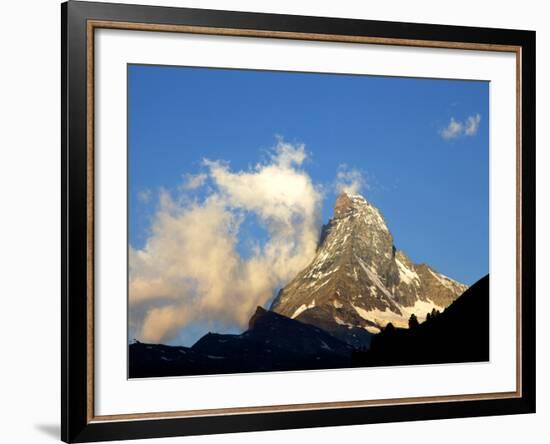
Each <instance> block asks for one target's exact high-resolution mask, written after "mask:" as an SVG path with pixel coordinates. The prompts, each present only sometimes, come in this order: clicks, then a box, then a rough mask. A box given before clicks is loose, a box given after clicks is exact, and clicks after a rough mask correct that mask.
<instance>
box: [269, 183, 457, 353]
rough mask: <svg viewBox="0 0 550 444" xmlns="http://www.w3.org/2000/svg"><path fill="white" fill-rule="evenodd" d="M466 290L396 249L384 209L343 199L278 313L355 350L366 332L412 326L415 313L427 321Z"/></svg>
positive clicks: (275, 307)
mask: <svg viewBox="0 0 550 444" xmlns="http://www.w3.org/2000/svg"><path fill="white" fill-rule="evenodd" d="M466 289H467V286H466V285H463V284H461V283H459V282H457V281H455V280H453V279H451V278H449V277H447V276H444V275H443V274H441V273H438V272H436V271H435V270H434V269H433V268H431V267H429V266H428V265H426V264H413V263H412V261H411V260H410V259H409V258H408V257H407V255H406V254H405V253H404V252H403V251H400V250H397V249H396V248H395V246H394V243H393V237H392V235H391V233H390V231H389V229H388V227H387V225H386V222H385V220H384V218H383V216H382V214H381V213H380V211H379V210H378V209H377V208H375V207H374V206H373V205H371V204H370V203H369V202H367V200H366V199H365V198H364V197H362V196H360V195H348V194H345V193H343V194H341V195H340V196H338V198H337V199H336V204H335V208H334V217H333V218H332V219H331V220H330V221H329V223H328V224H327V225H326V226H325V227H323V232H322V235H321V239H320V244H319V247H318V250H317V253H316V256H315V258H314V259H313V261H312V262H311V264H310V265H309V266H308V267H306V268H305V269H304V270H302V271H301V272H300V273H299V274H298V275H297V276H296V277H295V278H294V279H293V280H292V281H291V282H290V283H289V284H288V285H287V286H286V287H285V288H283V289H282V290H281V291H280V292H279V294H278V296H277V297H276V298H275V300H274V301H273V303H272V305H271V310H272V311H275V312H276V313H280V314H282V315H284V316H287V317H289V318H292V319H296V320H299V321H302V322H305V323H309V324H313V325H316V326H318V327H320V328H322V329H324V330H326V331H328V332H330V333H331V334H333V335H334V336H336V337H338V338H340V339H343V340H345V341H346V342H348V343H350V344H353V345H357V343H363V344H368V342H369V340H368V336H369V335H368V334H367V335H365V333H366V332H367V333H370V334H374V333H379V332H380V331H381V329H382V328H383V327H384V326H386V325H387V324H388V323H389V322H391V323H392V324H393V325H394V326H396V327H402V328H406V327H407V326H408V320H409V318H410V316H411V314H413V313H414V314H415V315H416V316H417V318H418V319H419V321H420V322H422V321H423V320H424V319H425V317H426V314H427V313H429V312H431V311H432V310H433V309H436V310H438V311H442V310H444V309H445V308H446V307H448V306H449V305H450V304H451V303H452V302H453V301H454V300H455V299H457V298H458V297H459V296H460V295H461V294H462V293H463V292H464V291H465V290H466Z"/></svg>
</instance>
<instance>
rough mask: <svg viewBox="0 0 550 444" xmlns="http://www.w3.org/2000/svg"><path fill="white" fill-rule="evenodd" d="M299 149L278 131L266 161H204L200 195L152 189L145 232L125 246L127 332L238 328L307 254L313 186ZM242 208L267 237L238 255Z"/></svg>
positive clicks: (314, 220) (316, 195)
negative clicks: (204, 325) (142, 239)
mask: <svg viewBox="0 0 550 444" xmlns="http://www.w3.org/2000/svg"><path fill="white" fill-rule="evenodd" d="M306 157H307V155H306V152H305V149H304V146H303V145H292V144H288V143H285V142H283V141H282V140H280V141H279V143H278V144H277V145H276V147H275V148H274V151H273V153H272V156H271V157H270V161H269V162H268V163H265V164H258V165H257V166H256V167H254V168H252V169H250V170H246V171H236V172H235V171H232V170H231V169H230V168H229V166H228V164H225V163H222V162H220V161H211V160H205V161H204V165H205V166H206V168H207V170H208V172H207V173H204V178H201V180H200V182H201V184H202V183H204V181H205V180H206V179H210V180H211V181H212V183H213V185H214V189H213V191H212V192H210V193H209V194H208V196H207V197H206V198H205V200H204V201H201V202H199V201H191V200H190V199H180V198H176V197H174V196H173V195H171V194H170V193H168V192H167V191H161V192H160V195H159V207H158V210H157V212H156V215H155V217H154V222H153V226H152V230H151V233H152V234H151V236H150V237H149V238H148V239H147V241H146V244H145V246H144V247H143V248H142V249H134V248H130V255H129V264H130V281H129V285H130V291H129V299H130V328H131V335H132V337H136V338H139V339H141V340H143V341H151V342H165V341H167V340H169V339H170V338H172V337H174V336H175V335H176V334H177V332H178V330H179V329H181V328H182V327H184V326H186V325H187V324H188V323H189V322H193V321H210V320H216V321H218V322H222V323H225V324H226V325H227V326H238V327H240V328H245V327H246V326H247V322H248V320H249V318H250V316H251V314H252V313H253V311H254V310H255V308H256V306H258V305H265V304H266V303H267V301H268V300H269V299H270V298H271V297H272V295H273V292H274V291H275V290H276V289H277V288H279V287H280V286H282V285H284V284H286V283H287V282H288V281H289V280H290V279H292V278H293V277H294V276H295V275H296V274H297V273H298V272H299V271H300V270H301V269H302V268H304V267H305V266H306V265H307V264H308V263H309V262H310V261H311V259H312V258H313V255H314V253H315V249H316V246H317V240H318V235H319V232H318V227H319V221H320V220H319V218H320V203H321V194H320V192H319V191H318V189H317V188H316V187H315V186H314V184H313V183H312V181H311V178H310V177H309V176H308V175H307V174H306V173H305V172H304V171H303V170H301V169H300V165H301V164H302V163H303V162H304V160H305V159H306ZM194 177H196V176H194ZM246 214H253V215H255V216H256V218H257V220H258V221H259V222H260V223H261V224H262V225H263V226H264V227H265V228H266V230H267V232H268V238H267V240H266V241H265V243H264V244H263V245H261V246H260V245H259V244H258V245H257V246H256V248H255V249H254V250H253V252H252V254H251V255H250V257H246V258H243V257H241V256H240V255H239V252H238V250H237V245H238V242H239V229H240V226H241V224H242V222H243V219H244V217H245V215H246Z"/></svg>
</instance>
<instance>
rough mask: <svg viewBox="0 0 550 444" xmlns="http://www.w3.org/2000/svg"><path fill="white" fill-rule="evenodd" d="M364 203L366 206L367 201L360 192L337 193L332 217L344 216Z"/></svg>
mask: <svg viewBox="0 0 550 444" xmlns="http://www.w3.org/2000/svg"><path fill="white" fill-rule="evenodd" d="M364 205H367V206H368V205H369V203H368V202H367V199H365V198H364V197H363V196H361V195H360V194H351V193H346V192H342V193H340V194H339V195H338V197H337V198H336V202H335V204H334V217H337V218H338V217H345V216H347V215H349V214H350V213H351V212H352V211H353V210H355V209H357V208H360V207H362V206H364Z"/></svg>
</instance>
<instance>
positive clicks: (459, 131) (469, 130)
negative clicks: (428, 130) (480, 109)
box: [439, 113, 481, 140]
mask: <svg viewBox="0 0 550 444" xmlns="http://www.w3.org/2000/svg"><path fill="white" fill-rule="evenodd" d="M480 121H481V115H480V114H479V113H477V114H475V115H472V116H468V117H467V118H466V120H465V121H464V122H461V121H459V120H456V119H455V118H454V117H451V120H450V121H449V124H448V125H447V126H446V127H445V128H442V129H441V130H440V131H439V134H440V135H441V137H442V138H443V139H445V140H451V139H456V138H457V137H460V136H475V135H476V134H477V130H478V128H479V123H480Z"/></svg>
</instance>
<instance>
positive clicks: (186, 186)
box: [181, 173, 208, 190]
mask: <svg viewBox="0 0 550 444" xmlns="http://www.w3.org/2000/svg"><path fill="white" fill-rule="evenodd" d="M184 177H185V181H184V182H183V184H182V185H181V188H182V189H183V190H196V189H197V188H200V187H202V186H203V185H204V183H205V182H206V179H208V176H207V175H206V174H204V173H200V174H186V175H185V176H184Z"/></svg>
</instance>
